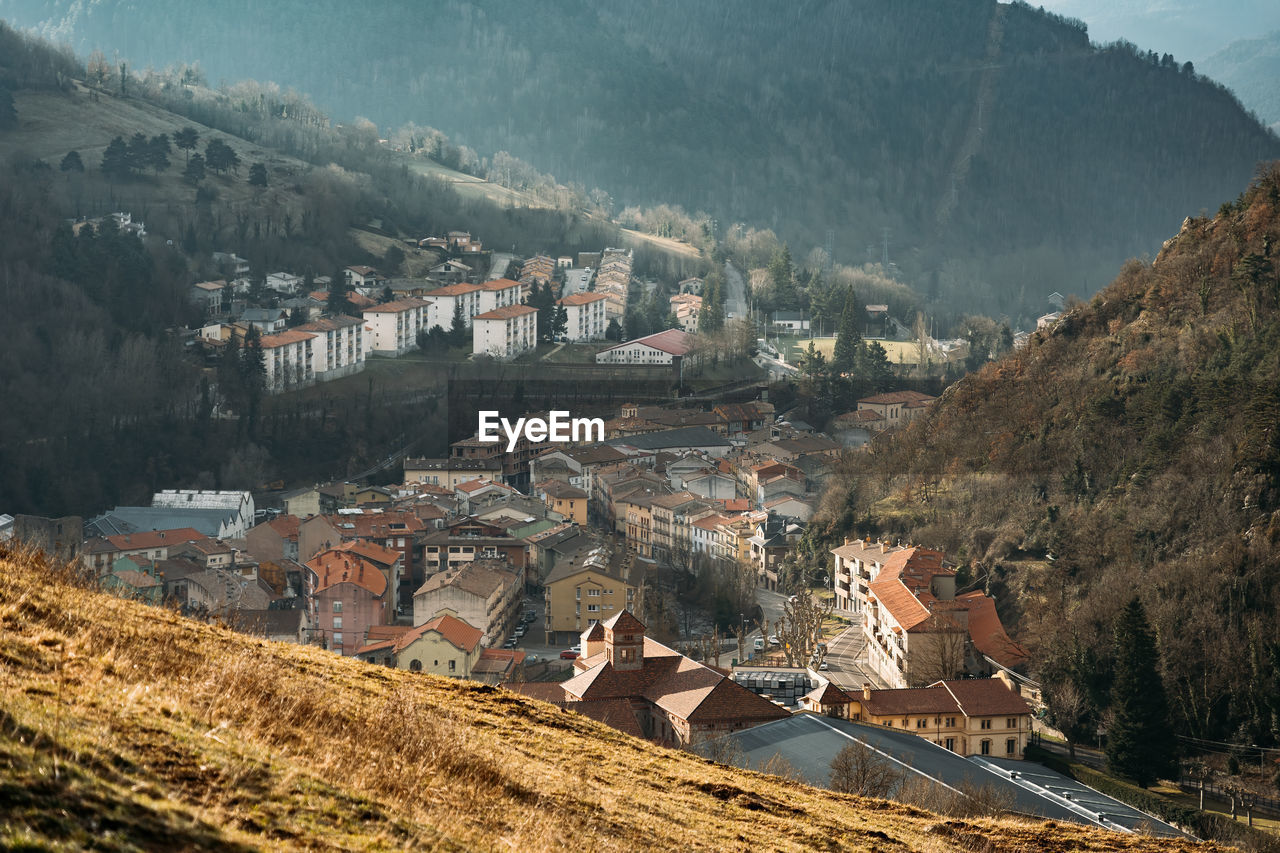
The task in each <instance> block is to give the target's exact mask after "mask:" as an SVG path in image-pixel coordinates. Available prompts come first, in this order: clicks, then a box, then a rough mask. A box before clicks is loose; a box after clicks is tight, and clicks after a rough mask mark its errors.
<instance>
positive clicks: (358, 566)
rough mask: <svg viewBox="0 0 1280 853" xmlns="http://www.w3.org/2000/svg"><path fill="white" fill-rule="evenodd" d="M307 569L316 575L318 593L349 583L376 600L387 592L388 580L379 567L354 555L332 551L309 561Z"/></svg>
mask: <svg viewBox="0 0 1280 853" xmlns="http://www.w3.org/2000/svg"><path fill="white" fill-rule="evenodd" d="M307 568H309V569H311V570H312V571H314V572H315V573H316V576H317V577H318V580H317V581H316V592H317V593H320V592H323V591H324V590H326V589H328V588H329V587H331V586H337V585H338V584H340V583H349V584H353V585H355V586H358V587H360V588H361V589H364V590H366V591H367V592H369V593H370V594H371V595H373V596H374V597H375V598H377V597H378V596H381V595H382V594H383V593H385V592H386V591H387V579H386V578H385V577H384V576H383V574H382V572H380V571H378V569H377V567H375V566H374V565H372V564H371V563H369V562H368V561H367V560H363V559H361V558H360V557H358V556H355V555H354V554H351V553H350V552H346V551H339V550H336V549H331V550H329V551H324V552H322V553H320V554H317V555H316V556H314V557H312V558H311V559H310V560H308V561H307Z"/></svg>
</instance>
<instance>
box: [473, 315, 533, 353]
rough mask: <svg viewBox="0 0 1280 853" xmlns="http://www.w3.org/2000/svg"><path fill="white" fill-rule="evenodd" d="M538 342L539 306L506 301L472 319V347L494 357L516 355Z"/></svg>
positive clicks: (531, 347)
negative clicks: (512, 303) (509, 303)
mask: <svg viewBox="0 0 1280 853" xmlns="http://www.w3.org/2000/svg"><path fill="white" fill-rule="evenodd" d="M537 345H538V309H537V308H532V307H530V306H528V305H508V306H507V307H505V308H495V309H494V310H492V311H487V312H485V313H484V314H479V315H477V316H476V317H475V319H474V320H473V321H472V327H471V351H472V352H473V353H474V354H476V355H488V356H491V357H493V358H499V359H509V358H515V357H516V356H518V355H520V354H521V353H523V352H528V351H529V350H531V349H533V348H534V347H536V346H537Z"/></svg>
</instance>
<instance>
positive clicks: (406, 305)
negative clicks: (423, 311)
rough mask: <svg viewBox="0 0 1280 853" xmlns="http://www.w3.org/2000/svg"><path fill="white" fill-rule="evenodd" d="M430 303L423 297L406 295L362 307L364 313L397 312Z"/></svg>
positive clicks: (425, 305) (423, 306)
mask: <svg viewBox="0 0 1280 853" xmlns="http://www.w3.org/2000/svg"><path fill="white" fill-rule="evenodd" d="M430 304H431V303H430V302H428V301H427V300H425V299H415V298H414V297H412V296H406V297H405V298H404V299H393V300H391V301H390V302H383V303H382V304H381V305H374V306H373V307H372V308H366V309H364V313H366V314H399V313H401V312H404V311H412V310H413V309H414V308H426V307H427V306H428V305H430Z"/></svg>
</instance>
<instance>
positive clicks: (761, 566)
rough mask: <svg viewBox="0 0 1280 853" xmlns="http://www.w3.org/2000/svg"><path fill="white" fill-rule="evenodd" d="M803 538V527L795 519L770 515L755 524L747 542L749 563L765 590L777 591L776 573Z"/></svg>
mask: <svg viewBox="0 0 1280 853" xmlns="http://www.w3.org/2000/svg"><path fill="white" fill-rule="evenodd" d="M803 535H804V525H803V524H802V523H800V522H797V521H796V520H794V519H790V518H787V517H785V516H780V515H774V514H772V513H769V514H768V515H767V516H766V517H765V518H764V519H762V520H760V521H758V522H757V523H756V525H755V531H754V532H753V533H752V535H751V539H750V540H749V541H750V543H751V562H752V564H753V565H754V566H755V567H756V571H757V572H758V574H759V577H760V585H761V586H763V587H764V588H765V589H771V590H775V591H776V590H777V589H778V570H779V569H780V568H781V567H782V561H783V560H784V559H786V557H787V555H788V554H790V553H791V552H792V551H794V550H795V548H796V545H798V544H799V543H800V537H801V536H803Z"/></svg>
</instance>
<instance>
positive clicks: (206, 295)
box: [189, 279, 227, 317]
mask: <svg viewBox="0 0 1280 853" xmlns="http://www.w3.org/2000/svg"><path fill="white" fill-rule="evenodd" d="M226 290H227V283H226V282H225V281H223V280H221V279H219V280H217V281H200V282H196V283H195V284H193V285H191V291H190V293H189V298H190V300H191V301H192V302H194V303H195V304H196V305H197V306H199V307H200V308H201V309H203V310H204V313H205V316H207V317H216V316H218V315H219V314H223V313H226V312H225V311H224V310H223V296H224V295H225V294H226Z"/></svg>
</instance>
